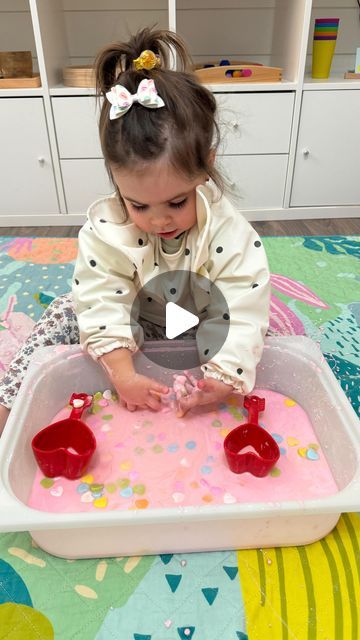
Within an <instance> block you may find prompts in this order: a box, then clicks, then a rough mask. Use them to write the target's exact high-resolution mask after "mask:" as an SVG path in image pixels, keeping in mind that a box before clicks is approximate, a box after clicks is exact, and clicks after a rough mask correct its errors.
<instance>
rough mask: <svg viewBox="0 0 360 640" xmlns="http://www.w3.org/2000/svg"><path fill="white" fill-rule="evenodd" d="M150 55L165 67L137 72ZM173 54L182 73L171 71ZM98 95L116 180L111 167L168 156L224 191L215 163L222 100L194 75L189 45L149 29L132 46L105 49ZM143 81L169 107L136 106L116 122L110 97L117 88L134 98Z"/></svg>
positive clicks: (104, 140) (100, 58) (185, 170)
mask: <svg viewBox="0 0 360 640" xmlns="http://www.w3.org/2000/svg"><path fill="white" fill-rule="evenodd" d="M146 49H150V50H151V51H153V52H154V53H155V54H157V55H159V56H160V67H156V68H154V69H151V70H149V71H147V70H145V69H142V70H140V71H136V70H135V68H134V64H133V61H134V60H135V59H136V58H138V57H139V56H140V54H141V52H142V51H144V50H146ZM172 50H173V51H174V52H175V53H176V56H177V60H178V66H179V70H178V71H173V70H171V69H170V59H171V52H172ZM95 72H96V89H97V95H98V96H99V97H103V98H104V101H103V105H102V108H101V114H100V122H99V131H100V141H101V147H102V152H103V155H104V159H105V164H106V166H107V169H108V172H109V175H110V177H111V178H112V176H111V166H114V167H119V168H130V169H132V168H134V167H136V166H137V165H138V164H139V162H140V163H141V162H148V161H152V160H157V159H159V158H160V157H161V156H163V155H165V154H166V156H167V158H168V160H169V162H170V163H171V164H172V165H173V166H174V167H175V168H176V169H177V170H178V171H180V172H181V173H183V174H185V175H186V176H187V177H189V178H195V177H196V176H197V175H199V174H200V173H206V175H208V176H209V177H210V178H212V179H213V181H214V182H215V184H216V185H217V186H218V188H219V189H220V191H223V180H222V177H221V175H220V174H219V172H218V171H217V169H216V168H215V167H214V165H213V163H212V160H211V150H212V149H215V150H216V148H217V146H218V143H219V129H218V125H217V123H216V120H215V116H216V100H215V98H214V96H213V94H212V93H211V92H210V91H209V90H208V89H206V88H205V87H204V86H203V85H201V84H200V83H199V82H198V80H197V78H196V76H195V74H194V73H193V72H192V71H191V59H190V56H189V54H188V51H187V47H186V45H185V43H184V42H183V40H182V39H181V38H180V37H179V36H178V35H176V34H175V33H172V32H171V31H166V30H155V29H149V28H145V29H142V30H141V31H138V32H137V33H136V34H135V35H134V36H132V37H131V38H130V40H129V41H128V42H126V43H122V42H116V43H113V44H109V45H107V46H106V47H104V48H103V49H102V50H101V51H100V52H99V53H98V55H97V57H96V61H95ZM143 78H152V79H153V80H154V82H155V86H156V89H157V91H158V94H159V96H160V97H161V98H162V99H163V101H164V103H165V107H162V108H160V109H146V108H144V107H142V106H141V105H139V104H138V103H134V104H133V105H132V107H131V109H129V111H128V112H127V113H126V114H125V115H124V116H122V117H121V118H117V119H114V120H110V118H109V112H110V106H111V105H110V103H109V101H108V100H107V99H106V97H105V94H106V93H107V92H108V91H110V89H111V87H112V86H113V85H115V84H122V85H123V86H125V87H126V88H127V89H128V91H130V93H132V94H134V93H136V91H137V88H138V85H139V82H140V81H141V80H142V79H143Z"/></svg>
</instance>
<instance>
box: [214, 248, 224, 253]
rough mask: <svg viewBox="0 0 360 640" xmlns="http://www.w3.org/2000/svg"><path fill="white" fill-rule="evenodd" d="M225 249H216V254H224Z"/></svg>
mask: <svg viewBox="0 0 360 640" xmlns="http://www.w3.org/2000/svg"><path fill="white" fill-rule="evenodd" d="M223 251H224V249H223V248H222V247H216V253H222V252H223Z"/></svg>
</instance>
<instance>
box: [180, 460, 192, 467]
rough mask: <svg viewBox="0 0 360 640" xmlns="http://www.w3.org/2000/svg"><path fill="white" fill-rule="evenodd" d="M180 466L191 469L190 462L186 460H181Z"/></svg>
mask: <svg viewBox="0 0 360 640" xmlns="http://www.w3.org/2000/svg"><path fill="white" fill-rule="evenodd" d="M180 464H181V466H182V467H190V462H189V460H187V459H186V458H181V460H180Z"/></svg>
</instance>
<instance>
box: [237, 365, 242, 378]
mask: <svg viewBox="0 0 360 640" xmlns="http://www.w3.org/2000/svg"><path fill="white" fill-rule="evenodd" d="M236 373H238V374H239V376H241V374H242V373H243V370H242V369H240V367H239V368H238V369H236Z"/></svg>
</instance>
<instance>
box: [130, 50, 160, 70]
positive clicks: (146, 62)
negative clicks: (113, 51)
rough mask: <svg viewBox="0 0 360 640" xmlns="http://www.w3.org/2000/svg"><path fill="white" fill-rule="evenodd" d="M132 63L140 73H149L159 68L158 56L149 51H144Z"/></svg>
mask: <svg viewBox="0 0 360 640" xmlns="http://www.w3.org/2000/svg"><path fill="white" fill-rule="evenodd" d="M133 63H134V67H135V69H136V71H141V69H146V70H147V71H150V69H154V68H155V67H160V56H158V55H156V53H154V52H153V51H150V49H145V51H142V52H141V53H140V55H139V57H138V58H136V59H135V60H133Z"/></svg>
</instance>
